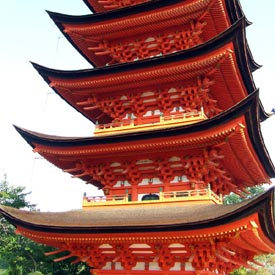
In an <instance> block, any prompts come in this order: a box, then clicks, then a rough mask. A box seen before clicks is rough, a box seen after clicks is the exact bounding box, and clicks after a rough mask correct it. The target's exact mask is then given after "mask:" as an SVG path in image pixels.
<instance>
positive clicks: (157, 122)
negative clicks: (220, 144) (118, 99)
mask: <svg viewBox="0 0 275 275" xmlns="http://www.w3.org/2000/svg"><path fill="white" fill-rule="evenodd" d="M205 119H207V116H206V115H205V114H204V112H203V109H202V110H201V111H193V112H187V113H177V114H171V115H165V116H162V115H152V116H148V117H139V118H134V119H123V120H122V121H119V122H115V121H114V122H112V123H108V124H97V125H96V127H95V135H100V134H108V133H112V134H114V133H120V132H125V131H130V130H146V129H148V130H150V129H151V128H152V126H154V128H155V129H157V128H165V127H166V126H171V125H173V124H174V125H175V124H180V125H187V124H191V123H196V122H199V121H202V120H205Z"/></svg>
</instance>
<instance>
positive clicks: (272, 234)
mask: <svg viewBox="0 0 275 275" xmlns="http://www.w3.org/2000/svg"><path fill="white" fill-rule="evenodd" d="M273 203H274V190H273V189H269V190H268V191H266V192H265V193H263V194H261V195H258V196H255V197H253V198H251V199H246V200H244V201H243V202H241V203H237V204H229V205H223V204H218V205H217V204H207V205H205V204H203V205H200V204H196V205H194V204H192V205H190V204H189V205H188V203H187V204H181V206H180V207H179V205H178V204H170V205H166V206H165V207H160V206H159V205H157V204H156V205H150V204H145V205H143V204H137V205H135V206H131V207H127V206H126V207H120V206H115V205H114V206H112V207H107V208H106V207H95V208H90V209H89V210H83V209H80V210H72V211H67V212H32V211H24V210H18V209H15V208H11V207H8V206H1V205H0V213H1V214H2V215H3V216H4V217H5V218H6V219H7V220H8V221H9V222H10V223H12V224H13V225H15V226H16V227H21V228H25V229H29V230H32V231H35V232H37V233H38V234H39V232H41V231H42V232H49V233H53V234H54V233H60V234H62V235H66V234H72V233H74V234H98V233H109V234H115V233H139V232H165V231H166V232H167V231H187V230H198V229H207V228H208V229H209V228H211V227H212V228H213V227H217V226H219V225H227V224H230V223H234V222H236V221H240V220H242V219H244V218H246V217H248V216H250V215H252V214H254V213H258V215H259V223H260V227H261V230H262V231H263V232H264V233H265V234H266V237H267V238H269V240H271V241H272V242H273V243H275V228H274V218H273ZM195 234H196V233H195V232H194V231H193V235H195ZM74 236H75V235H74ZM274 248H275V246H274Z"/></svg>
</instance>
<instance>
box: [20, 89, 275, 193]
mask: <svg viewBox="0 0 275 275" xmlns="http://www.w3.org/2000/svg"><path fill="white" fill-rule="evenodd" d="M258 101H259V98H258V91H256V92H254V93H252V94H251V95H249V96H248V97H247V98H245V99H244V100H243V101H241V102H240V103H239V104H237V105H236V106H234V107H232V108H231V109H229V110H227V111H226V112H223V113H221V114H220V115H217V116H215V117H213V118H211V119H208V120H204V121H201V122H198V123H196V124H192V125H185V126H178V127H173V128H166V129H160V130H159V129H158V130H150V131H146V132H134V133H133V132H132V133H131V132H128V133H125V134H118V135H114V136H105V137H85V138H81V137H80V138H69V137H57V136H50V135H45V134H40V133H36V132H32V131H28V130H25V129H22V128H19V127H16V129H17V131H18V132H19V133H20V134H21V135H22V137H23V138H24V139H25V140H26V141H27V142H28V143H29V144H30V145H31V146H32V147H33V148H34V151H35V152H38V153H39V154H40V155H42V156H43V157H45V158H46V159H47V160H48V161H49V162H51V163H53V164H54V165H56V166H57V167H59V168H61V169H63V170H64V171H65V170H66V169H71V168H72V167H77V166H78V163H79V160H80V159H81V162H83V163H84V166H85V167H86V166H87V167H89V162H90V161H91V160H92V161H96V162H98V161H101V162H102V161H103V162H106V161H107V162H108V161H110V156H114V155H116V159H117V160H119V159H122V160H127V159H129V158H130V159H131V158H133V157H134V158H136V157H137V156H140V157H144V156H145V155H147V156H148V154H149V153H150V154H152V155H153V154H157V155H161V154H167V152H170V153H171V154H172V155H173V154H178V153H179V152H181V154H184V152H185V153H186V152H189V153H190V152H192V151H196V150H203V148H208V147H211V146H212V147H215V146H219V148H220V149H221V150H222V151H223V154H224V155H226V157H225V158H224V160H223V162H224V166H225V167H227V169H229V171H230V174H231V175H232V177H233V178H234V182H235V183H236V184H237V186H239V188H243V187H246V186H252V185H255V184H261V183H265V182H269V179H270V178H273V177H275V169H274V165H273V164H272V161H271V159H270V157H269V154H268V152H267V150H266V148H265V146H264V141H263V138H262V135H261V132H260V125H259V115H258V104H259V103H258ZM68 172H70V173H71V174H72V175H73V176H74V175H76V174H79V171H72V172H71V171H68ZM79 178H81V179H82V180H84V181H87V182H89V183H92V184H93V185H95V186H98V187H102V184H101V183H100V182H97V181H95V180H94V179H93V178H92V174H87V173H83V175H80V176H79Z"/></svg>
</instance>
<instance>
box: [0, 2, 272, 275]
mask: <svg viewBox="0 0 275 275" xmlns="http://www.w3.org/2000/svg"><path fill="white" fill-rule="evenodd" d="M84 2H85V3H86V4H87V5H88V6H89V7H90V8H91V10H92V11H93V12H95V13H94V14H91V15H86V16H68V15H63V14H57V13H52V12H49V15H50V17H51V18H52V19H53V20H54V22H55V23H56V24H57V26H58V28H59V29H60V30H61V31H62V32H63V33H64V35H65V36H66V37H67V39H68V40H69V41H70V42H71V43H72V45H73V46H74V47H75V48H76V49H77V50H78V51H79V53H80V54H81V55H83V56H84V57H85V58H86V59H87V60H88V61H89V62H90V63H91V64H92V65H94V66H95V68H93V69H87V70H78V71H60V70H54V69H49V68H45V67H42V66H40V65H37V64H33V66H34V67H35V69H36V70H37V71H38V73H39V74H40V75H41V76H42V77H43V78H44V80H45V81H46V82H47V83H48V84H49V85H50V86H51V87H52V88H53V90H54V91H55V92H56V93H57V94H58V95H59V96H60V97H61V98H63V99H64V100H65V101H66V102H67V103H69V104H70V105H71V106H72V107H73V108H75V109H76V110H77V111H79V112H80V113H82V114H83V115H84V116H85V117H86V118H87V119H89V120H90V121H92V122H94V123H95V124H96V127H95V132H94V136H93V137H87V138H68V137H57V136H49V135H45V134H40V133H36V132H32V131H28V130H26V129H22V128H19V127H16V129H17V131H18V132H19V133H20V134H21V135H22V137H23V138H24V139H25V140H26V141H27V142H28V143H29V144H30V145H31V146H32V147H33V149H34V151H35V152H38V153H39V154H40V155H41V156H43V157H44V158H46V159H47V160H48V161H50V162H51V163H53V164H54V165H55V166H57V167H59V168H60V169H62V170H63V171H65V172H67V173H70V174H71V175H72V176H73V177H77V178H80V179H82V180H84V181H85V182H87V183H89V184H92V185H94V186H97V187H98V188H100V189H102V190H103V192H104V195H102V196H96V197H95V196H88V195H86V194H85V196H84V198H83V209H81V210H77V211H68V212H63V213H41V212H37V213H32V212H26V211H21V210H16V209H12V208H8V207H1V208H0V210H1V213H2V214H3V215H4V216H5V217H6V218H7V219H8V220H9V221H10V222H11V223H13V224H14V225H15V226H16V232H17V233H19V234H22V235H23V236H26V237H28V238H30V239H32V240H34V241H36V242H39V243H44V244H47V245H50V246H53V247H56V248H57V250H56V251H55V252H53V253H51V254H56V256H57V258H56V261H60V260H64V259H67V258H72V259H74V260H73V261H74V262H77V261H83V262H86V263H87V264H88V265H89V266H90V267H91V274H97V275H100V274H102V275H103V274H117V275H122V274H129V275H132V274H133V275H138V274H151V273H152V274H167V275H170V274H186V275H187V274H190V275H191V274H197V275H198V274H228V273H230V272H231V271H232V270H234V269H236V268H238V267H240V266H245V267H250V263H253V262H254V260H253V258H254V256H256V255H261V254H264V253H273V252H275V230H274V229H275V228H274V218H273V190H269V191H267V192H266V193H265V194H263V195H261V196H258V197H255V198H253V199H250V200H245V201H244V202H242V203H240V204H236V205H224V204H223V200H222V197H223V196H224V195H226V194H229V193H230V192H235V193H236V194H239V195H241V196H244V194H245V193H246V188H247V187H251V186H255V185H259V184H263V183H269V182H270V178H272V177H274V175H275V169H274V166H273V164H272V162H271V160H270V158H269V155H268V152H267V150H266V148H265V146H264V143H263V139H262V136H261V132H260V122H261V121H263V120H265V119H267V118H268V114H267V113H265V111H264V110H263V107H262V104H261V102H260V100H259V93H258V90H257V89H256V86H255V83H254V81H253V78H252V72H253V71H254V70H256V69H257V68H258V67H259V66H258V65H257V64H256V63H255V61H254V60H253V58H252V55H251V52H250V49H249V47H248V44H247V41H246V36H245V27H246V26H247V25H248V24H249V22H248V21H247V20H246V19H245V17H244V14H243V12H242V9H241V6H240V4H239V1H238V0H234V1H232V0H185V1H184V0H181V1H180V0H170V1H165V0H151V1H138V0H137V1H125V0H120V1H115V0H107V1H96V0H94V1H93V0H86V1H84ZM64 251H69V254H68V255H67V256H65V257H64V256H62V257H58V254H59V253H61V252H64Z"/></svg>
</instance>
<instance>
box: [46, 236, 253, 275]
mask: <svg viewBox="0 0 275 275" xmlns="http://www.w3.org/2000/svg"><path fill="white" fill-rule="evenodd" d="M230 238H236V236H231V237H229V238H222V237H221V238H217V239H215V238H214V239H211V240H197V241H194V240H193V241H189V242H177V243H171V242H167V241H160V240H158V239H157V238H156V241H155V242H153V243H132V242H121V241H118V239H116V238H114V240H115V241H114V242H108V243H101V244H94V243H71V244H68V245H67V246H66V247H62V249H61V250H58V251H57V253H50V254H58V253H61V252H64V251H65V250H67V251H70V254H69V255H67V256H64V257H61V258H58V259H56V260H55V261H61V260H65V259H69V258H75V257H76V258H77V259H76V260H75V261H74V262H73V263H77V262H79V261H82V262H86V263H87V264H88V265H89V266H91V267H93V268H94V269H96V270H102V269H104V270H106V271H108V270H109V271H115V270H124V271H126V272H127V271H129V272H130V271H132V270H139V271H150V270H152V269H151V268H152V266H154V267H156V266H157V267H158V268H157V270H158V271H165V272H169V271H171V270H173V272H176V274H178V272H184V271H188V270H190V265H191V266H192V268H194V269H195V270H197V271H198V270H200V271H203V272H209V274H210V273H211V274H212V273H213V274H218V275H227V274H229V273H230V272H232V271H233V270H234V269H237V268H239V267H241V266H243V267H247V268H251V266H250V265H249V262H253V257H254V256H255V253H251V251H250V250H249V249H248V250H242V252H241V253H239V252H238V251H240V250H241V249H240V248H237V249H236V250H235V249H229V247H230V241H231V239H230ZM50 254H49V255H50ZM244 255H249V256H244ZM129 274H131V273H129ZM203 274H204V273H203Z"/></svg>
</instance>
